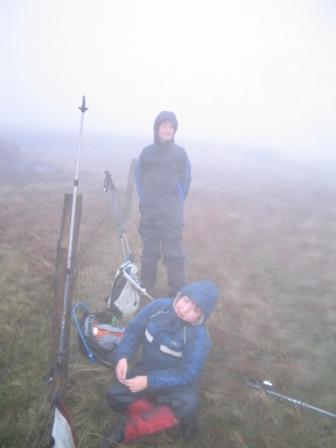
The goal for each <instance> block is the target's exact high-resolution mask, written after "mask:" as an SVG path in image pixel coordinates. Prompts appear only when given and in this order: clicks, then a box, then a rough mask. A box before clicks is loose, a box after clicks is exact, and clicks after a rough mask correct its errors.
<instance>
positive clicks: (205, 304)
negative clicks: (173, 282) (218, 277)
mask: <svg viewBox="0 0 336 448" xmlns="http://www.w3.org/2000/svg"><path fill="white" fill-rule="evenodd" d="M180 293H181V294H182V295H184V296H188V297H189V298H190V299H191V300H192V301H193V302H194V303H195V304H196V305H198V306H199V307H200V308H201V310H202V311H203V313H204V320H206V319H207V318H208V317H209V316H210V314H211V313H212V311H213V309H214V307H215V304H216V302H217V300H218V297H219V290H218V288H217V286H216V284H215V283H214V282H212V281H211V280H202V281H200V282H195V283H189V284H188V285H185V286H183V287H182V288H181V290H180Z"/></svg>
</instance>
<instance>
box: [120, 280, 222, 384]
mask: <svg viewBox="0 0 336 448" xmlns="http://www.w3.org/2000/svg"><path fill="white" fill-rule="evenodd" d="M181 293H182V295H188V297H190V298H191V299H192V300H193V301H194V302H195V303H196V304H197V305H198V306H199V307H200V308H201V309H202V311H203V315H204V319H202V322H200V323H198V324H189V323H187V322H185V321H183V320H181V319H180V318H179V317H178V316H177V315H176V313H175V310H174V300H173V299H170V298H164V299H158V300H155V301H154V302H152V303H150V304H149V305H147V306H146V307H145V308H143V309H142V311H141V312H140V313H139V314H138V315H137V316H136V317H135V318H134V319H133V320H132V321H131V322H130V324H129V326H128V327H127V329H126V331H125V334H124V336H123V339H122V340H121V342H120V344H119V347H118V350H117V354H116V361H117V362H118V361H119V360H120V359H121V358H127V359H128V360H130V359H132V357H133V355H134V354H135V352H136V351H137V350H138V348H139V347H140V346H141V345H143V352H142V359H141V362H140V364H139V365H140V366H141V368H143V369H144V370H145V371H146V372H147V383H148V388H149V390H159V389H164V388H170V387H177V386H185V385H191V384H193V383H195V382H196V381H197V379H198V378H199V376H200V374H201V372H202V369H203V366H204V363H205V361H206V359H207V357H208V354H209V351H210V348H211V340H210V337H209V335H208V332H207V330H206V328H205V325H204V323H205V321H206V319H207V318H208V317H209V315H210V314H211V312H212V310H213V308H214V306H215V303H216V301H217V299H218V295H219V292H218V289H217V287H216V285H215V284H214V283H213V282H211V281H208V280H205V281H201V282H197V283H191V284H189V285H186V286H184V287H183V288H182V289H181Z"/></svg>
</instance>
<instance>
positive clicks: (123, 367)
mask: <svg viewBox="0 0 336 448" xmlns="http://www.w3.org/2000/svg"><path fill="white" fill-rule="evenodd" d="M127 368H128V363H127V358H121V359H119V361H118V363H117V365H116V368H115V372H116V375H117V378H118V380H119V381H120V382H121V383H122V384H125V380H126V375H127Z"/></svg>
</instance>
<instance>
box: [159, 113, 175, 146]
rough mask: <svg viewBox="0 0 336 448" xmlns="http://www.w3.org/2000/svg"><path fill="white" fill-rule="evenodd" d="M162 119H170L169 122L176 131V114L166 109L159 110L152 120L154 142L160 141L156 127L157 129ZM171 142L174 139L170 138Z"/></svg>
mask: <svg viewBox="0 0 336 448" xmlns="http://www.w3.org/2000/svg"><path fill="white" fill-rule="evenodd" d="M163 121H170V122H171V124H172V125H173V128H174V129H175V132H176V131H177V128H178V121H177V118H176V115H175V114H174V112H170V111H168V110H164V111H162V112H160V113H159V115H158V116H157V117H156V118H155V121H154V143H159V142H160V139H159V136H158V129H159V126H160V124H161V123H162V122H163ZM172 142H174V139H173V140H172Z"/></svg>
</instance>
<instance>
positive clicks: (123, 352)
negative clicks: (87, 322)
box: [114, 300, 162, 362]
mask: <svg viewBox="0 0 336 448" xmlns="http://www.w3.org/2000/svg"><path fill="white" fill-rule="evenodd" d="M161 307H162V303H161V301H160V300H155V301H154V302H151V303H149V304H148V305H147V306H145V307H144V308H143V309H142V310H141V311H140V313H139V314H137V315H136V316H135V317H134V318H133V319H132V320H131V321H130V323H129V324H128V326H127V328H126V330H125V333H124V335H123V338H122V340H121V341H120V344H119V345H118V349H117V352H116V355H115V357H114V359H115V361H116V362H118V361H119V360H120V359H121V358H127V359H128V360H130V359H132V357H133V356H134V354H135V353H136V351H137V350H138V348H139V347H140V345H141V344H142V343H143V341H144V337H145V330H146V327H147V323H148V320H149V319H150V317H151V316H152V315H153V314H154V313H155V312H156V311H158V310H159V309H160V308H161Z"/></svg>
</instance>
